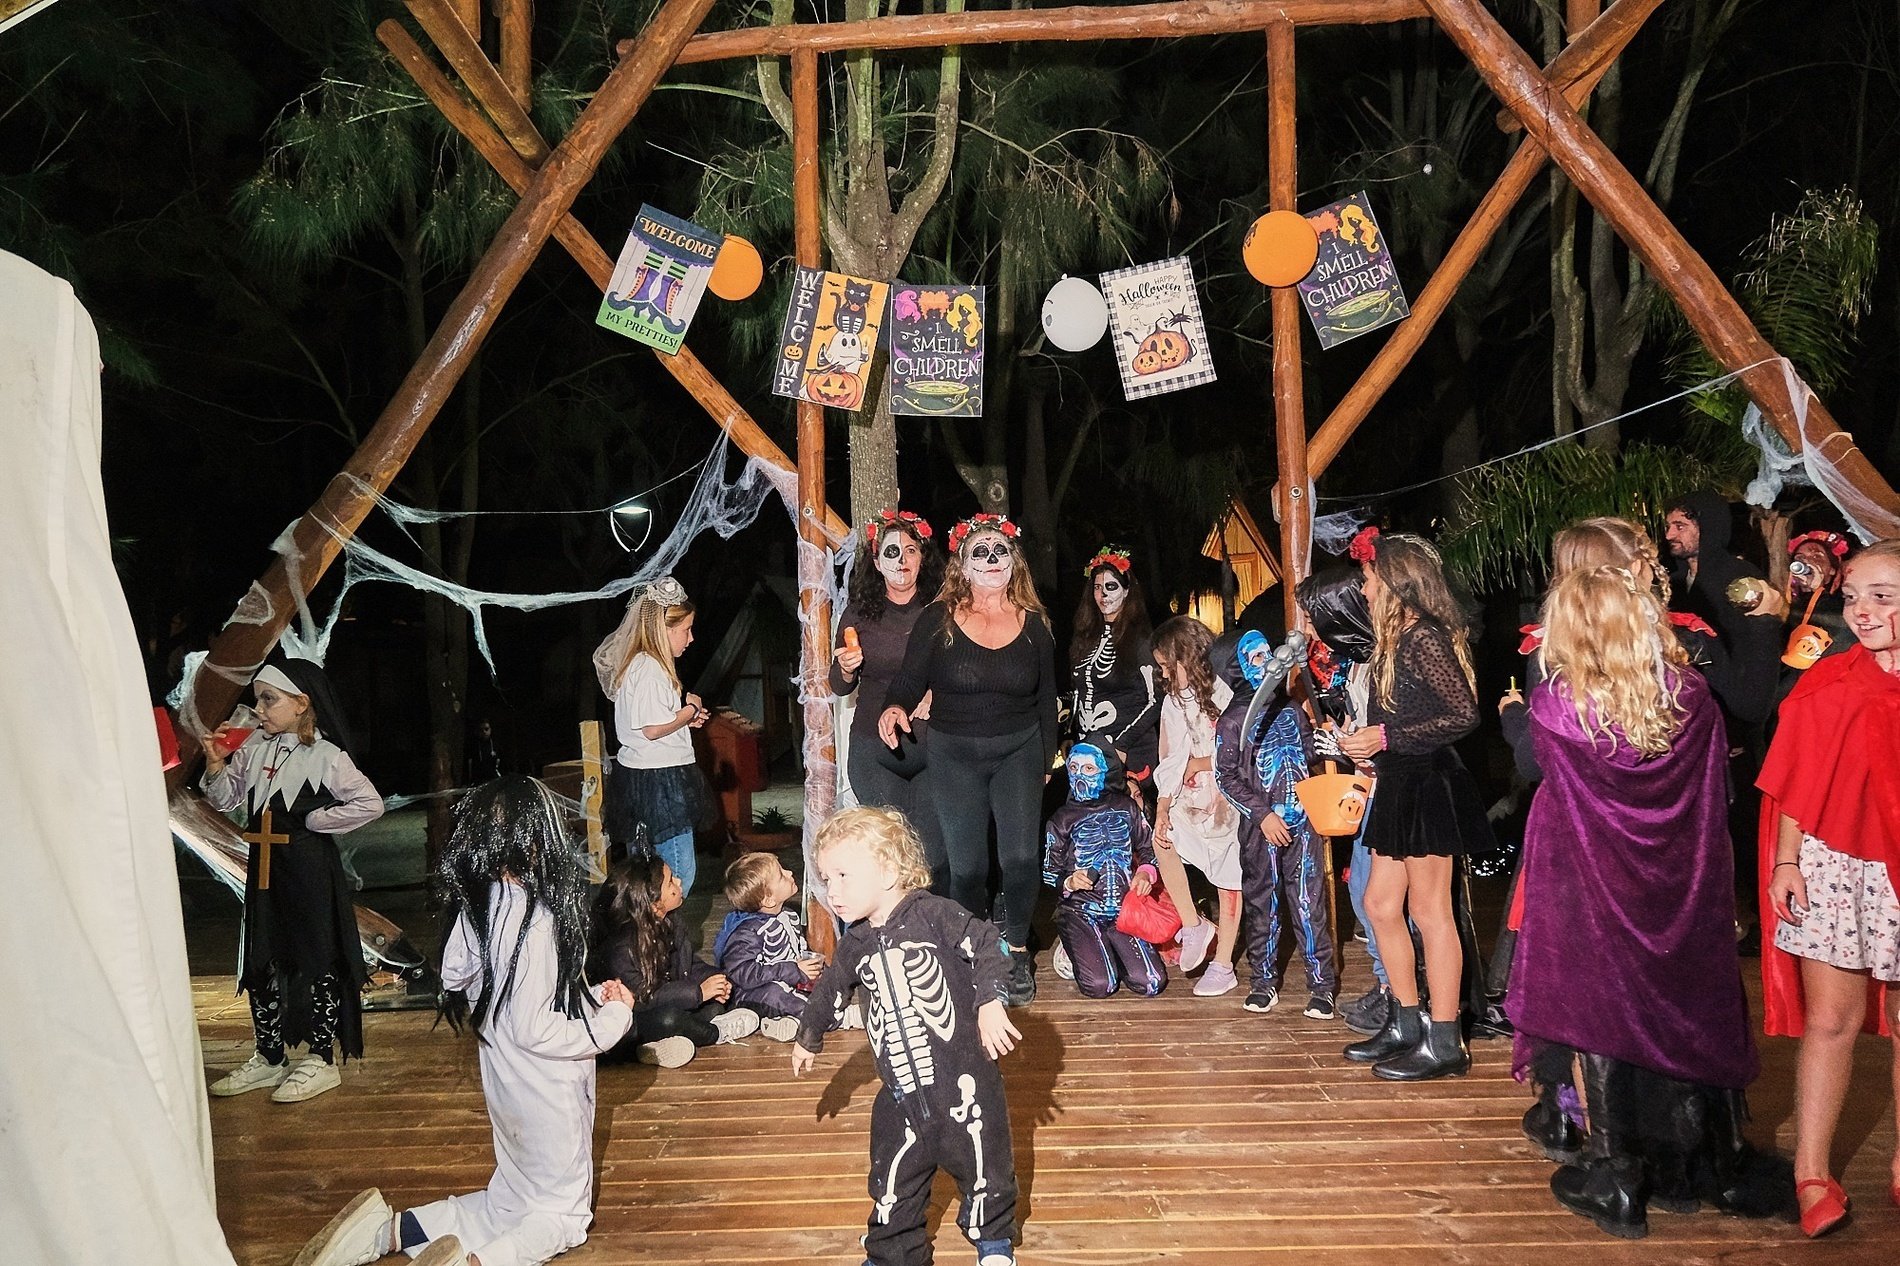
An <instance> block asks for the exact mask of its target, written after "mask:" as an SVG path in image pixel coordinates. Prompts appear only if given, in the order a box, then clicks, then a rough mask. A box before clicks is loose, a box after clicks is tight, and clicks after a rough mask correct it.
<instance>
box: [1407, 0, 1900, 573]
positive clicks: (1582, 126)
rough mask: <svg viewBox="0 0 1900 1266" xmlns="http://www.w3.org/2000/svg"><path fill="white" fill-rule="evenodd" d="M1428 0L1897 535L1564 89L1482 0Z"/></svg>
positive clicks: (1650, 263)
mask: <svg viewBox="0 0 1900 1266" xmlns="http://www.w3.org/2000/svg"><path fill="white" fill-rule="evenodd" d="M1426 2H1427V3H1428V4H1430V5H1431V8H1432V13H1433V16H1435V17H1436V18H1437V19H1438V24H1439V25H1440V26H1441V27H1442V28H1444V31H1445V33H1446V34H1447V35H1449V36H1450V37H1451V39H1452V42H1453V43H1455V44H1457V45H1458V47H1459V48H1460V49H1462V50H1463V51H1464V54H1465V56H1466V57H1468V58H1469V59H1470V60H1471V64H1472V66H1473V67H1474V68H1476V70H1477V71H1478V73H1479V74H1480V75H1482V76H1483V77H1484V80H1485V82H1486V83H1488V84H1490V86H1491V90H1492V91H1493V92H1495V93H1497V95H1498V97H1499V99H1501V100H1502V101H1503V102H1504V104H1505V105H1506V106H1507V107H1508V108H1509V109H1510V110H1511V111H1512V112H1513V113H1515V114H1516V115H1517V117H1518V119H1519V121H1520V122H1522V123H1523V125H1524V130H1525V132H1526V134H1527V135H1529V136H1530V137H1532V138H1533V139H1535V140H1536V141H1537V143H1538V144H1540V145H1542V146H1543V147H1544V148H1545V149H1546V150H1548V151H1549V153H1550V156H1551V157H1552V158H1553V159H1554V160H1556V163H1557V165H1558V166H1559V167H1561V168H1563V171H1564V174H1565V175H1566V176H1568V177H1570V180H1571V183H1572V184H1574V185H1576V186H1577V190H1578V192H1580V193H1581V194H1582V195H1583V196H1584V197H1586V198H1588V199H1589V200H1590V204H1591V205H1592V206H1594V207H1595V208H1596V209H1597V211H1598V212H1599V213H1600V214H1602V215H1603V217H1604V218H1605V219H1607V220H1608V221H1609V222H1610V223H1611V224H1612V225H1613V226H1614V227H1615V228H1616V231H1617V233H1618V235H1619V236H1621V237H1622V239H1623V240H1624V241H1625V242H1626V243H1628V245H1629V248H1630V250H1631V251H1633V252H1635V253H1636V255H1637V256H1638V257H1640V258H1641V259H1642V261H1643V263H1644V265H1645V266H1646V267H1647V268H1648V269H1649V270H1650V272H1651V273H1652V274H1654V275H1655V277H1656V280H1657V281H1658V282H1659V283H1660V284H1661V285H1662V286H1663V288H1664V289H1665V290H1667V291H1668V292H1669V294H1670V296H1671V297H1672V298H1674V299H1675V301H1676V305H1677V306H1678V307H1679V308H1681V310H1682V314H1683V316H1684V317H1686V318H1687V319H1688V321H1689V324H1690V326H1691V327H1693V328H1694V330H1695V332H1696V334H1697V335H1698V336H1700V337H1701V339H1702V342H1703V344H1704V345H1705V346H1706V347H1707V348H1708V349H1709V352H1710V354H1711V355H1713V356H1714V357H1715V358H1716V360H1718V361H1719V362H1721V364H1722V365H1723V366H1724V367H1725V368H1727V369H1729V370H1731V371H1734V372H1738V373H1739V374H1740V378H1741V382H1742V385H1743V386H1744V387H1745V388H1747V390H1748V394H1749V396H1750V397H1751V398H1752V399H1753V400H1754V401H1755V403H1756V404H1757V405H1759V406H1760V407H1761V410H1762V412H1763V413H1764V414H1766V415H1767V416H1768V418H1769V420H1770V421H1772V422H1773V423H1774V425H1775V430H1776V431H1777V432H1778V433H1779V434H1780V435H1781V438H1782V440H1783V441H1784V442H1786V443H1787V444H1788V445H1789V446H1790V447H1792V448H1793V449H1794V450H1795V451H1797V452H1799V451H1800V450H1801V448H1802V446H1803V443H1804V441H1805V442H1811V443H1814V444H1816V445H1818V446H1821V447H1822V448H1823V449H1824V450H1825V454H1826V456H1827V457H1828V458H1829V459H1830V460H1831V461H1832V462H1833V463H1834V464H1835V465H1836V466H1837V467H1838V468H1839V469H1840V471H1841V473H1842V475H1843V476H1844V477H1845V478H1846V479H1847V480H1848V481H1849V482H1850V483H1851V484H1852V485H1853V487H1854V489H1855V490H1856V491H1857V492H1858V493H1859V494H1860V495H1861V496H1862V497H1865V498H1866V499H1867V500H1868V501H1870V502H1872V503H1874V505H1875V506H1877V507H1878V511H1879V513H1878V514H1877V515H1876V516H1875V518H1876V520H1877V521H1876V522H1873V523H1869V524H1867V526H1868V527H1869V528H1870V529H1871V530H1873V531H1875V532H1876V533H1878V534H1880V535H1883V536H1894V535H1900V496H1897V495H1896V494H1895V493H1894V490H1893V488H1892V487H1891V486H1890V485H1889V484H1888V483H1887V481H1886V479H1885V478H1884V477H1883V476H1882V475H1881V474H1880V472H1879V471H1878V470H1876V469H1874V467H1873V464H1872V463H1870V462H1869V461H1868V460H1867V457H1866V454H1864V453H1862V452H1861V451H1860V449H1859V448H1858V447H1857V446H1856V445H1855V444H1854V442H1853V439H1852V437H1851V436H1849V435H1847V433H1846V432H1845V431H1844V430H1842V429H1841V427H1840V426H1839V424H1838V423H1836V422H1835V420H1834V417H1833V415H1832V414H1831V413H1829V412H1828V409H1827V406H1826V405H1825V404H1823V403H1822V402H1821V400H1820V399H1819V398H1818V397H1816V396H1813V395H1812V394H1810V395H1809V400H1808V407H1807V411H1806V419H1807V421H1806V435H1805V436H1804V435H1803V430H1802V422H1801V420H1800V413H1799V411H1798V410H1797V407H1796V401H1795V400H1794V399H1793V398H1792V397H1791V394H1790V391H1789V388H1788V381H1787V379H1786V377H1785V376H1784V374H1783V371H1782V366H1781V365H1779V364H1776V363H1769V364H1760V363H1758V362H1762V361H1769V362H1774V361H1775V360H1776V359H1777V358H1779V356H1780V353H1779V352H1777V351H1776V350H1775V349H1774V347H1773V346H1772V345H1771V344H1770V343H1769V342H1768V340H1767V339H1765V338H1763V337H1762V336H1761V332H1760V331H1759V330H1757V329H1756V328H1755V325H1754V322H1753V321H1751V320H1749V317H1748V314H1747V313H1746V312H1744V311H1743V310H1742V306H1741V304H1739V303H1737V302H1736V301H1735V296H1733V295H1731V294H1730V293H1729V292H1728V287H1726V286H1724V285H1723V284H1722V281H1721V279H1720V278H1718V277H1717V276H1716V275H1715V270H1714V269H1712V268H1710V267H1709V265H1708V263H1707V262H1706V261H1705V260H1704V259H1703V258H1702V256H1700V255H1699V254H1697V253H1696V251H1695V249H1694V248H1693V247H1691V246H1690V245H1689V243H1688V241H1687V240H1685V239H1684V238H1683V236H1682V233H1681V231H1680V230H1679V229H1677V228H1676V226H1675V224H1674V223H1673V222H1671V221H1670V219H1669V217H1668V215H1667V214H1665V213H1664V212H1663V210H1662V208H1661V207H1658V206H1657V205H1656V203H1655V201H1654V200H1653V199H1652V198H1651V197H1650V196H1649V193H1648V191H1647V190H1645V189H1644V188H1643V186H1642V184H1641V182H1639V181H1638V180H1637V179H1636V177H1635V176H1633V175H1631V174H1630V172H1629V169H1628V168H1626V167H1624V166H1623V164H1622V163H1621V162H1619V161H1618V160H1617V157H1616V155H1614V154H1612V153H1611V152H1610V148H1609V146H1607V145H1605V144H1604V143H1603V141H1602V139H1601V138H1600V137H1598V136H1597V134H1596V133H1595V132H1593V131H1591V130H1590V127H1589V125H1588V124H1586V123H1585V122H1584V121H1583V120H1582V119H1581V118H1579V117H1578V115H1577V112H1576V110H1575V109H1574V108H1573V107H1572V106H1571V105H1570V103H1569V102H1568V101H1566V100H1565V99H1564V97H1563V94H1562V93H1559V92H1556V91H1554V90H1553V89H1552V86H1551V84H1550V82H1549V81H1548V80H1546V79H1545V78H1544V76H1543V75H1542V74H1540V73H1539V72H1538V69H1537V65H1536V63H1534V62H1533V61H1531V59H1530V58H1529V57H1528V56H1527V55H1526V54H1525V52H1524V50H1523V49H1522V48H1520V47H1518V45H1517V41H1515V40H1513V39H1512V38H1511V36H1510V34H1509V33H1508V32H1507V31H1506V30H1505V29H1504V28H1503V27H1502V26H1501V25H1499V23H1498V21H1497V19H1496V18H1494V17H1492V16H1491V14H1490V13H1488V12H1486V11H1485V9H1484V7H1483V5H1482V4H1481V3H1479V0H1426ZM1605 16H1608V15H1605ZM1750 366H1753V367H1752V368H1750ZM1808 437H1812V438H1811V439H1809V438H1808Z"/></svg>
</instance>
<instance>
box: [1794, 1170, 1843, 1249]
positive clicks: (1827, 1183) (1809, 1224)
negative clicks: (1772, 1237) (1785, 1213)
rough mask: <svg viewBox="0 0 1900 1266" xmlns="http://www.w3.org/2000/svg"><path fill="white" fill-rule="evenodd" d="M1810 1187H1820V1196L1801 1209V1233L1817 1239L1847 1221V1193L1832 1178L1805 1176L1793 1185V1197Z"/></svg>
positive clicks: (1798, 1195)
mask: <svg viewBox="0 0 1900 1266" xmlns="http://www.w3.org/2000/svg"><path fill="white" fill-rule="evenodd" d="M1810 1187H1819V1188H1821V1192H1822V1194H1821V1198H1820V1199H1819V1200H1816V1201H1815V1202H1814V1203H1813V1204H1811V1205H1808V1206H1807V1207H1806V1208H1804V1209H1802V1210H1801V1233H1802V1234H1803V1235H1805V1236H1807V1237H1808V1238H1809V1239H1811V1240H1818V1239H1820V1238H1821V1237H1822V1236H1823V1235H1826V1234H1827V1233H1828V1232H1829V1231H1836V1230H1839V1229H1840V1227H1841V1225H1842V1224H1843V1223H1845V1222H1846V1221H1847V1193H1846V1192H1845V1191H1843V1190H1841V1185H1840V1184H1839V1183H1837V1182H1835V1181H1834V1180H1833V1179H1832V1178H1805V1179H1803V1180H1802V1181H1800V1182H1798V1183H1796V1184H1795V1185H1794V1195H1795V1199H1796V1200H1799V1199H1800V1198H1801V1193H1802V1192H1804V1191H1806V1190H1807V1189H1808V1188H1810Z"/></svg>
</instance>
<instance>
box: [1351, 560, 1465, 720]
mask: <svg viewBox="0 0 1900 1266" xmlns="http://www.w3.org/2000/svg"><path fill="white" fill-rule="evenodd" d="M1372 548H1373V555H1372V561H1371V562H1369V563H1367V564H1366V566H1367V567H1368V568H1370V569H1371V570H1372V571H1374V572H1376V573H1378V577H1379V582H1380V588H1379V591H1378V594H1377V595H1376V596H1375V597H1374V599H1373V601H1372V604H1371V615H1372V686H1373V691H1374V693H1375V694H1376V696H1377V698H1378V700H1379V705H1380V706H1381V707H1385V708H1390V707H1391V706H1392V691H1393V687H1394V686H1395V685H1397V683H1398V676H1399V637H1400V635H1401V634H1403V633H1404V632H1405V625H1406V620H1407V617H1408V616H1409V617H1415V618H1417V619H1420V620H1429V621H1431V622H1432V623H1433V624H1436V625H1437V626H1438V627H1439V628H1441V629H1443V630H1444V631H1445V634H1446V635H1447V636H1448V637H1450V638H1451V649H1452V651H1453V653H1455V654H1456V655H1457V656H1458V667H1460V668H1462V669H1463V670H1464V673H1465V684H1466V685H1467V686H1469V687H1470V688H1471V691H1472V694H1473V695H1476V693H1477V690H1478V674H1477V671H1476V670H1475V669H1473V668H1472V666H1471V634H1470V632H1469V630H1468V629H1467V628H1466V627H1465V613H1464V610H1463V609H1462V608H1460V607H1459V605H1458V600H1457V599H1456V598H1453V597H1452V596H1451V586H1449V585H1447V584H1446V583H1445V565H1444V563H1443V562H1441V561H1440V559H1439V557H1438V551H1437V550H1436V549H1434V548H1433V547H1432V543H1431V542H1430V541H1427V540H1426V539H1425V538H1424V537H1422V536H1413V535H1412V534H1411V533H1409V532H1388V533H1385V534H1384V535H1381V536H1379V537H1377V538H1375V539H1374V541H1373V546H1372Z"/></svg>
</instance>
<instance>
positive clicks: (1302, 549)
mask: <svg viewBox="0 0 1900 1266" xmlns="http://www.w3.org/2000/svg"><path fill="white" fill-rule="evenodd" d="M1297 96H1298V87H1297V84H1296V82H1295V77H1294V70H1293V24H1292V23H1290V22H1275V23H1274V24H1273V25H1272V26H1269V27H1268V28H1267V199H1268V202H1269V204H1270V205H1271V207H1272V209H1273V210H1275V211H1295V210H1298V207H1297V206H1296V205H1295V203H1296V202H1297V200H1298V195H1299V174H1298V167H1299V164H1298V152H1297V149H1296V141H1297V133H1296V130H1295V125H1296V118H1295V116H1294V105H1295V101H1296V98H1297ZM1304 320H1305V318H1304V317H1303V316H1302V315H1301V314H1300V293H1299V291H1298V290H1297V289H1296V288H1295V287H1293V286H1276V287H1274V290H1273V430H1274V437H1275V440H1276V443H1275V446H1274V447H1275V451H1276V452H1277V454H1278V456H1279V464H1280V497H1279V500H1280V567H1281V571H1280V594H1281V597H1282V599H1283V600H1284V602H1285V605H1286V626H1287V628H1289V629H1295V628H1298V627H1299V624H1300V603H1299V598H1298V597H1297V596H1296V595H1295V592H1294V591H1295V590H1296V589H1298V588H1299V583H1300V581H1302V580H1304V579H1306V573H1307V570H1308V565H1309V562H1310V559H1309V557H1308V555H1309V553H1310V552H1311V549H1312V542H1313V507H1312V506H1311V505H1309V504H1308V502H1310V501H1311V500H1312V498H1311V497H1309V496H1308V495H1307V491H1306V484H1307V473H1306V393H1305V384H1304V378H1303V375H1302V373H1301V366H1300V325H1301V323H1302V322H1303V321H1304Z"/></svg>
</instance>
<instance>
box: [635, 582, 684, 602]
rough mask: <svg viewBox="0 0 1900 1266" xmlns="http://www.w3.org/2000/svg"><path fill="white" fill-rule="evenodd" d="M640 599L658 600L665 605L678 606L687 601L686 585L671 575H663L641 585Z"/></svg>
mask: <svg viewBox="0 0 1900 1266" xmlns="http://www.w3.org/2000/svg"><path fill="white" fill-rule="evenodd" d="M640 600H641V601H642V602H657V603H659V604H660V605H661V606H663V607H677V606H678V605H679V604H680V603H682V602H684V601H686V586H685V585H682V584H681V583H680V582H679V581H677V580H675V579H673V578H672V577H671V576H662V577H660V578H659V579H658V580H652V581H648V582H647V583H646V584H644V585H642V586H640Z"/></svg>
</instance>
